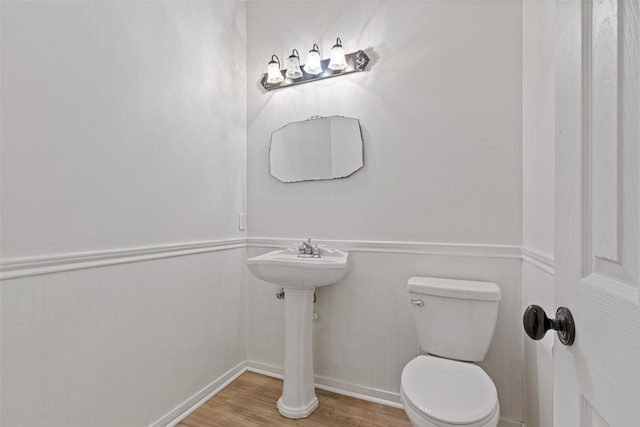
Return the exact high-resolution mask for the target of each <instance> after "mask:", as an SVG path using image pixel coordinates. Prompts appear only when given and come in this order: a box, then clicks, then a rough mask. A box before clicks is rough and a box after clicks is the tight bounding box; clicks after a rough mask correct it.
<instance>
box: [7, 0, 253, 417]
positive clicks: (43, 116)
mask: <svg viewBox="0 0 640 427" xmlns="http://www.w3.org/2000/svg"><path fill="white" fill-rule="evenodd" d="M1 7H2V11H1V12H2V13H1V15H2V18H1V19H2V21H1V31H2V33H1V36H2V37H1V38H2V46H1V48H2V58H1V59H2V70H1V71H2V72H1V74H2V77H1V78H2V80H1V84H2V91H3V92H2V106H1V107H2V131H1V134H0V136H1V142H2V147H1V148H2V153H1V154H2V155H1V157H2V165H1V166H2V167H1V170H2V172H1V173H2V175H1V189H0V190H1V194H2V200H1V205H2V212H1V214H2V215H1V216H2V223H1V227H2V248H1V249H2V263H3V272H5V271H7V270H11V274H14V273H15V274H18V275H22V276H21V277H16V278H12V279H6V280H3V281H2V289H1V290H2V293H1V303H2V308H1V328H2V329H1V335H2V343H1V359H0V360H1V372H2V384H1V388H2V401H1V403H2V405H1V419H0V424H2V425H3V426H5V425H6V426H15V427H21V426H87V425H91V426H114V425H118V426H141V425H149V424H151V423H153V422H155V421H157V420H158V421H160V422H162V421H163V420H164V421H167V420H168V419H170V418H171V415H172V414H173V416H175V415H176V413H175V412H172V411H173V410H174V409H175V408H177V407H178V409H180V408H179V406H180V405H181V404H184V403H185V402H186V403H189V399H190V398H193V397H194V396H196V397H197V396H200V397H203V393H204V394H206V393H208V392H209V391H212V389H213V388H215V387H217V386H218V385H219V383H220V380H221V379H224V378H226V377H228V376H229V373H230V372H232V371H233V369H234V367H237V366H238V364H242V365H241V366H242V367H243V366H244V360H245V359H246V355H245V341H244V333H245V332H244V331H245V320H244V319H245V315H244V306H243V296H244V281H245V276H244V274H245V272H244V267H243V264H244V259H245V258H246V254H245V249H244V242H243V243H242V244H241V245H240V246H237V245H236V246H233V245H232V246H231V247H225V246H224V245H222V246H220V245H217V244H216V243H215V241H217V240H224V239H229V238H237V237H241V238H243V232H240V231H238V228H237V214H238V212H240V211H243V210H244V209H245V165H246V163H245V150H246V96H245V94H246V83H245V82H246V78H245V55H246V5H245V4H244V3H241V2H227V3H224V2H142V1H141V2H108V1H105V2H2V5H1ZM212 241H214V242H212ZM194 242H201V243H199V244H194ZM202 242H204V243H202ZM140 248H142V249H140ZM70 253H72V254H74V255H69V254H70ZM87 259H90V260H92V261H91V262H87ZM20 263H23V264H20ZM24 263H26V264H24ZM76 263H77V264H76ZM29 266H31V267H34V269H33V271H31V270H29V271H22V272H20V270H21V269H23V270H24V269H25V268H27V269H28V268H29ZM43 266H44V267H45V269H48V268H50V269H53V270H55V271H59V272H57V273H50V274H41V275H34V274H35V273H36V272H37V271H39V270H38V269H39V268H40V267H43ZM87 267H92V268H87ZM16 271H17V272H18V273H16ZM40 272H42V271H40ZM6 277H8V276H6ZM191 403H194V402H193V401H191ZM182 409H185V408H184V407H183V408H182ZM165 416H168V418H167V417H165Z"/></svg>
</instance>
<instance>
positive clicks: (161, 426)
mask: <svg viewBox="0 0 640 427" xmlns="http://www.w3.org/2000/svg"><path fill="white" fill-rule="evenodd" d="M246 371H250V372H255V373H257V374H260V375H266V376H269V377H272V378H278V379H280V380H281V379H282V378H283V377H284V376H283V369H282V368H279V367H277V366H273V365H268V364H265V363H259V362H254V361H250V360H247V361H244V362H241V363H239V364H238V365H236V366H234V367H233V368H231V369H230V370H229V371H227V372H226V373H225V374H224V375H222V376H221V377H220V378H218V379H216V380H215V381H213V382H212V383H211V384H209V385H208V386H206V387H205V388H203V389H202V390H200V391H199V392H197V393H196V394H194V395H193V396H191V397H190V398H189V399H187V400H185V401H184V402H183V403H181V404H180V405H178V406H176V407H175V408H174V409H173V410H171V411H170V412H169V413H167V414H166V415H164V416H163V417H161V418H160V419H158V420H157V421H155V422H153V423H152V424H151V425H150V426H149V427H174V426H175V425H177V424H178V423H179V422H180V421H182V420H183V419H185V418H186V417H187V416H189V414H191V413H192V412H194V411H195V410H196V409H198V408H199V407H200V406H202V405H203V404H204V403H205V402H206V401H207V400H209V399H211V398H212V397H213V396H215V395H216V394H218V393H219V392H220V391H222V390H223V389H224V388H225V387H227V386H228V385H229V384H231V383H232V382H233V381H235V380H236V379H237V378H238V377H239V376H240V375H242V374H243V373H245V372H246ZM314 380H315V386H316V388H319V389H320V390H326V391H330V392H332V393H337V394H342V395H345V396H349V397H354V398H356V399H361V400H366V401H369V402H373V403H379V404H381V405H386V406H391V407H393V408H400V409H402V404H401V403H400V395H399V394H398V393H392V392H389V391H384V390H379V389H376V388H372V387H365V386H361V385H357V384H349V383H345V382H342V381H336V380H332V379H329V378H325V377H321V376H318V375H316V376H314ZM498 427H525V426H524V424H522V423H520V422H518V421H513V420H507V419H504V418H501V419H500V422H499V423H498Z"/></svg>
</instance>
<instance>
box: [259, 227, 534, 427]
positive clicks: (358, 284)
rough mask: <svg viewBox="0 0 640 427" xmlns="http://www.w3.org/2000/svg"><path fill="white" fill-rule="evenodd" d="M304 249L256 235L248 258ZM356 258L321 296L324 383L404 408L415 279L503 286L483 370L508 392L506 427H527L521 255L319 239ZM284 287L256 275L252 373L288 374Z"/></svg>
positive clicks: (317, 361)
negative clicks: (523, 425)
mask: <svg viewBox="0 0 640 427" xmlns="http://www.w3.org/2000/svg"><path fill="white" fill-rule="evenodd" d="M293 243H295V241H294V240H288V239H271V238H250V239H249V241H248V246H249V248H248V256H254V255H258V254H260V253H264V252H267V251H269V250H272V249H273V248H275V247H282V246H287V245H289V244H293ZM317 243H319V244H326V245H328V246H331V247H337V248H341V249H345V250H348V251H349V252H350V262H351V267H350V272H349V274H348V275H347V277H346V278H345V279H343V280H342V281H341V282H340V283H337V284H335V285H331V286H327V287H323V288H319V289H317V291H316V294H317V298H318V299H317V303H316V305H315V311H316V312H317V313H318V316H319V320H318V321H317V322H314V370H315V374H316V383H317V384H320V385H323V384H326V385H327V386H329V387H334V388H335V389H343V390H344V389H346V391H347V392H351V393H356V394H358V395H366V396H370V397H372V398H377V399H382V400H386V401H391V402H395V403H396V404H398V403H399V401H400V400H399V390H400V374H401V372H402V368H403V367H404V365H405V364H406V363H407V362H408V361H409V360H411V359H412V358H413V357H415V356H416V354H417V353H418V344H417V342H416V338H415V337H416V335H415V331H414V325H413V321H412V319H411V315H410V311H409V304H408V303H407V291H406V283H407V279H408V278H409V277H411V276H414V275H424V276H435V277H451V278H462V279H475V280H486V281H493V282H496V283H497V284H498V285H499V286H500V288H501V290H502V302H501V306H500V312H499V315H498V324H497V327H496V334H495V337H494V340H493V344H492V346H491V348H490V350H489V353H488V355H487V358H486V360H485V361H484V362H482V364H481V365H482V366H483V368H484V369H486V371H487V372H488V373H489V375H490V376H491V377H492V378H493V379H494V381H495V383H496V386H497V388H498V394H499V399H500V409H501V414H502V417H503V418H504V420H503V421H504V422H503V425H513V424H510V423H509V420H514V421H516V424H515V425H519V422H520V420H522V411H523V408H522V387H523V386H522V380H523V371H522V358H523V354H522V340H523V333H522V322H521V315H522V312H521V305H522V303H521V274H522V262H521V252H520V248H519V247H517V246H490V245H448V244H430V243H404V242H365V241H335V240H334V241H320V240H319V241H318V242H317ZM277 290H278V287H277V286H275V285H270V284H268V283H265V282H262V281H260V280H258V279H256V278H255V277H254V276H253V275H251V274H250V273H248V274H247V298H248V306H247V308H248V311H249V313H250V315H249V317H248V318H247V322H248V323H247V325H248V340H247V359H248V365H249V366H250V367H258V368H260V369H262V370H263V371H267V372H273V371H276V372H281V371H279V369H282V366H283V361H284V354H283V350H284V341H283V339H284V333H283V330H284V329H283V328H284V310H283V302H282V301H281V300H278V299H276V297H275V293H276V291H277Z"/></svg>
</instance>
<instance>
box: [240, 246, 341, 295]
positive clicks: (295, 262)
mask: <svg viewBox="0 0 640 427" xmlns="http://www.w3.org/2000/svg"><path fill="white" fill-rule="evenodd" d="M247 264H248V265H249V269H250V270H251V272H252V273H253V274H255V275H256V277H258V278H259V279H262V280H264V281H266V282H269V283H273V284H275V285H279V286H282V287H284V288H289V289H314V288H317V287H319V286H326V285H330V284H332V283H336V282H338V281H339V280H340V279H342V278H343V277H344V276H346V275H347V271H348V267H349V254H348V253H347V252H343V251H340V250H338V249H327V248H320V258H306V257H299V256H298V249H297V248H288V249H281V250H277V251H273V252H269V253H266V254H263V255H259V256H256V257H253V258H249V259H248V260H247Z"/></svg>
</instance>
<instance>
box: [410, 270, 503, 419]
mask: <svg viewBox="0 0 640 427" xmlns="http://www.w3.org/2000/svg"><path fill="white" fill-rule="evenodd" d="M407 288H408V290H409V295H410V302H411V303H412V306H413V308H412V314H413V318H414V321H415V325H416V332H417V335H418V342H419V344H420V349H421V351H422V352H424V353H426V354H421V355H419V356H417V357H415V358H414V359H413V360H411V361H410V362H409V363H407V365H406V366H405V367H404V369H403V370H402V377H401V380H400V398H401V400H402V406H403V407H404V410H405V412H406V413H407V416H408V417H409V420H410V421H411V424H412V425H413V426H415V427H461V426H464V427H481V426H482V427H495V426H497V425H498V421H499V418H500V404H499V402H498V394H497V390H496V386H495V384H494V383H493V381H492V380H491V378H490V377H489V375H488V374H487V373H486V372H485V371H484V370H483V369H482V368H481V367H480V366H478V365H476V364H475V363H473V362H479V361H482V360H483V359H484V356H485V355H486V352H487V350H488V348H489V344H490V343H491V340H492V338H493V333H494V331H495V324H496V319H497V314H498V302H499V301H500V288H499V287H498V286H497V285H496V284H495V283H488V282H476V281H467V280H452V279H441V278H432V277H412V278H411V279H409V282H408V285H407Z"/></svg>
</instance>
